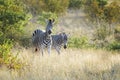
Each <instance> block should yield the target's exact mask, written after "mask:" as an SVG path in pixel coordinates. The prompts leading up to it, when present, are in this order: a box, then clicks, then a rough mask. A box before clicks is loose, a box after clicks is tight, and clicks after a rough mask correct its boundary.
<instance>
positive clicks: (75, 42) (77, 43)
mask: <svg viewBox="0 0 120 80" xmlns="http://www.w3.org/2000/svg"><path fill="white" fill-rule="evenodd" d="M68 46H69V47H71V48H88V47H90V46H89V42H88V38H87V37H86V36H82V37H71V38H70V39H69V42H68Z"/></svg>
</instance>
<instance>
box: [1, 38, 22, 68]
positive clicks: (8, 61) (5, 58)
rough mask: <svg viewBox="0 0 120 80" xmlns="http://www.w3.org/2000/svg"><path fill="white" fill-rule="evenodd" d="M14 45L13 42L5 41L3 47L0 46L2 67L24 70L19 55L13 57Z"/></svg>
mask: <svg viewBox="0 0 120 80" xmlns="http://www.w3.org/2000/svg"><path fill="white" fill-rule="evenodd" d="M12 47H13V43H12V41H11V40H5V41H4V43H3V44H2V45H0V65H5V66H7V67H8V68H9V69H20V68H22V63H21V62H20V60H19V59H18V54H16V55H13V54H12V53H11V49H12Z"/></svg>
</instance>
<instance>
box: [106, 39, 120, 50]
mask: <svg viewBox="0 0 120 80" xmlns="http://www.w3.org/2000/svg"><path fill="white" fill-rule="evenodd" d="M107 48H108V49H109V50H118V51H120V41H114V42H112V43H110V44H109V46H108V47H107Z"/></svg>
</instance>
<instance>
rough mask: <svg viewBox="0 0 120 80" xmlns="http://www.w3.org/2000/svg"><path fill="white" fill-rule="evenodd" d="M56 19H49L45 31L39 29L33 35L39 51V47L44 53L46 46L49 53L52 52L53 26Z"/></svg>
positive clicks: (35, 45) (36, 48)
mask: <svg viewBox="0 0 120 80" xmlns="http://www.w3.org/2000/svg"><path fill="white" fill-rule="evenodd" d="M53 22H54V20H51V19H50V20H49V21H48V24H47V27H46V30H45V32H44V31H42V30H40V29H37V30H35V31H34V32H33V35H32V43H33V46H34V47H35V51H38V49H39V50H40V51H41V53H42V55H43V52H44V48H47V49H48V53H49V54H50V52H51V46H52V37H51V33H52V27H53Z"/></svg>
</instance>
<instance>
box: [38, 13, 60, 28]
mask: <svg viewBox="0 0 120 80" xmlns="http://www.w3.org/2000/svg"><path fill="white" fill-rule="evenodd" d="M48 19H55V22H57V19H58V16H57V14H55V13H52V12H45V11H43V12H42V13H41V14H40V15H39V18H38V22H39V23H40V24H41V25H44V26H45V25H46V20H48Z"/></svg>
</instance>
